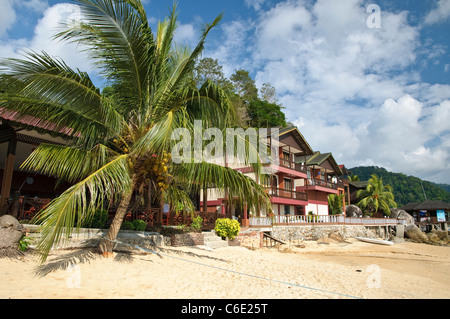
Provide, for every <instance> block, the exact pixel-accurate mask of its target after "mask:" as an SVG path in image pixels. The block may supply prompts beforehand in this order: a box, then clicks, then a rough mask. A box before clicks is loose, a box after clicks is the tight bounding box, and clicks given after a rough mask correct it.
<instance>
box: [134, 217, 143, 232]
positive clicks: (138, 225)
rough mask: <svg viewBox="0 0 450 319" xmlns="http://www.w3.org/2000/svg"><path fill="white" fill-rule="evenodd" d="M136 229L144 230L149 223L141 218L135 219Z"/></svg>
mask: <svg viewBox="0 0 450 319" xmlns="http://www.w3.org/2000/svg"><path fill="white" fill-rule="evenodd" d="M132 224H133V227H134V230H137V231H144V230H145V228H146V227H147V223H146V222H145V221H143V220H141V219H135V220H133V221H132Z"/></svg>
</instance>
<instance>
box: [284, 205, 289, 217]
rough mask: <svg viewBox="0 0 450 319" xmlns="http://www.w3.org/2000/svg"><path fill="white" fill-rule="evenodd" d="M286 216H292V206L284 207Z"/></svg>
mask: <svg viewBox="0 0 450 319" xmlns="http://www.w3.org/2000/svg"><path fill="white" fill-rule="evenodd" d="M284 214H285V215H290V214H291V206H289V205H284Z"/></svg>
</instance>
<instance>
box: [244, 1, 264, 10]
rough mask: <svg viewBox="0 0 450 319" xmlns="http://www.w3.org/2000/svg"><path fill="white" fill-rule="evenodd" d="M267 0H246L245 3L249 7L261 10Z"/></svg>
mask: <svg viewBox="0 0 450 319" xmlns="http://www.w3.org/2000/svg"><path fill="white" fill-rule="evenodd" d="M264 2H266V0H245V4H246V5H247V6H248V7H253V9H255V10H257V11H258V10H261V7H262V5H263V4H264Z"/></svg>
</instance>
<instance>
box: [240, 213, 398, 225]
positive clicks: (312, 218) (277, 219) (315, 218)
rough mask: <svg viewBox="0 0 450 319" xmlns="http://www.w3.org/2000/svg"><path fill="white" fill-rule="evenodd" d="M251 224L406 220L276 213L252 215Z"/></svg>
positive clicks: (330, 223)
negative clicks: (260, 215)
mask: <svg viewBox="0 0 450 319" xmlns="http://www.w3.org/2000/svg"><path fill="white" fill-rule="evenodd" d="M249 223H250V226H253V227H261V226H262V227H272V226H273V225H280V224H281V225H313V224H328V225H367V226H377V225H380V226H383V225H402V224H405V223H406V222H405V221H404V220H402V219H390V218H354V217H345V216H343V215H295V216H284V215H276V216H273V217H251V218H250V219H249Z"/></svg>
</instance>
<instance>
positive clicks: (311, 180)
mask: <svg viewBox="0 0 450 319" xmlns="http://www.w3.org/2000/svg"><path fill="white" fill-rule="evenodd" d="M307 185H308V186H321V187H326V188H331V189H338V187H344V183H343V182H341V181H338V182H336V183H334V182H331V181H327V180H324V179H318V178H308V179H307Z"/></svg>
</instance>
